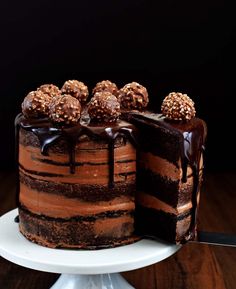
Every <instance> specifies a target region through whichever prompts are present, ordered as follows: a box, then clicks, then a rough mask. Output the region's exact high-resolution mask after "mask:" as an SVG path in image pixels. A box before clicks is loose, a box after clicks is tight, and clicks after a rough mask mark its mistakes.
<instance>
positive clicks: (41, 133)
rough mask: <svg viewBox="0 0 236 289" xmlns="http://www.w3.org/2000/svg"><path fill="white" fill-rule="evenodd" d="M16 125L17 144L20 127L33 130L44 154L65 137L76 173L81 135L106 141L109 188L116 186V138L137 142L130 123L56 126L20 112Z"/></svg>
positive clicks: (72, 171) (72, 169) (73, 170)
mask: <svg viewBox="0 0 236 289" xmlns="http://www.w3.org/2000/svg"><path fill="white" fill-rule="evenodd" d="M15 125H16V144H18V142H19V140H18V138H19V128H20V127H21V128H22V129H25V130H27V131H31V132H33V133H34V134H35V135H36V136H37V137H38V140H39V144H40V148H41V153H42V154H43V155H48V149H49V148H50V146H52V145H53V144H55V143H56V142H57V141H59V140H61V139H63V140H64V141H65V142H66V143H67V147H68V159H69V160H68V163H69V168H70V173H71V174H74V173H75V170H76V160H75V152H76V144H77V142H78V141H79V138H80V137H81V136H83V135H86V136H88V137H89V138H92V139H96V140H104V141H106V142H107V144H108V152H109V153H108V154H109V183H108V185H109V188H113V187H114V151H115V142H116V139H117V138H118V137H122V138H123V139H124V142H125V143H126V141H127V140H129V141H130V142H131V143H132V144H133V145H136V144H137V142H136V138H135V132H134V128H133V127H132V125H129V124H127V125H129V126H130V127H121V126H119V123H114V124H112V125H109V126H108V125H107V126H104V127H102V126H98V125H97V124H96V125H95V124H92V123H91V124H89V122H88V120H86V122H82V123H80V124H78V125H76V126H72V127H63V128H62V127H60V128H56V127H54V126H53V125H52V123H51V122H49V121H48V119H37V120H30V121H27V120H26V119H25V118H24V117H23V115H22V114H19V115H18V116H17V118H16V122H15ZM16 150H17V151H16V155H17V159H18V150H19V148H18V147H17V148H16ZM18 183H19V182H18Z"/></svg>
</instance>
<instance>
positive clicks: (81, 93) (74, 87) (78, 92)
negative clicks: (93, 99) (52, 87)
mask: <svg viewBox="0 0 236 289" xmlns="http://www.w3.org/2000/svg"><path fill="white" fill-rule="evenodd" d="M61 92H62V93H63V94H69V95H71V96H73V97H75V98H77V99H78V100H79V101H80V102H81V103H85V102H86V100H87V98H88V95H89V91H88V87H87V86H86V85H85V84H84V83H83V82H81V81H78V80H67V81H66V82H65V83H64V84H63V86H62V88H61Z"/></svg>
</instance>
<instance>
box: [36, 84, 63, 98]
mask: <svg viewBox="0 0 236 289" xmlns="http://www.w3.org/2000/svg"><path fill="white" fill-rule="evenodd" d="M37 90H38V91H42V92H43V93H45V94H47V95H49V96H51V97H55V96H59V95H60V94H61V91H60V89H59V88H58V87H57V86H56V85H54V84H43V85H41V86H40V87H39V88H38V89H37Z"/></svg>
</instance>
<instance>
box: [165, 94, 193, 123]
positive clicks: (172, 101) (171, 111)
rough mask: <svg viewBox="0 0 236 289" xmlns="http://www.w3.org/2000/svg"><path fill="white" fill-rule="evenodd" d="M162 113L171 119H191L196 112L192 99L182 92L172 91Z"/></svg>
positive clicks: (167, 97)
mask: <svg viewBox="0 0 236 289" xmlns="http://www.w3.org/2000/svg"><path fill="white" fill-rule="evenodd" d="M161 112H162V114H163V115H164V116H165V117H166V118H167V119H170V120H190V119H191V118H193V117H194V116H195V114H196V110H195V107H194V102H193V101H192V99H191V98H190V97H189V96H187V94H183V93H181V92H171V93H170V94H169V95H167V96H166V97H165V99H164V100H163V103H162V106H161Z"/></svg>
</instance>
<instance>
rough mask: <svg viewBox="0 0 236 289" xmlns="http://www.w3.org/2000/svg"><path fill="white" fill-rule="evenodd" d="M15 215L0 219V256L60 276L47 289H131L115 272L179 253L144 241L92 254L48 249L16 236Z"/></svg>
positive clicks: (159, 244) (16, 211) (172, 246)
mask: <svg viewBox="0 0 236 289" xmlns="http://www.w3.org/2000/svg"><path fill="white" fill-rule="evenodd" d="M17 214H18V210H17V209H15V210H12V211H10V212H8V213H7V214H5V215H3V216H2V217H1V218H0V255H1V256H2V257H3V258H5V259H7V260H9V261H11V262H13V263H15V264H18V265H21V266H24V267H27V268H31V269H35V270H40V271H45V272H52V273H60V274H61V276H60V277H59V279H58V280H57V281H56V283H55V284H54V285H53V286H52V287H51V289H134V287H132V286H131V285H129V284H128V282H127V281H126V280H125V279H124V278H123V277H122V276H121V275H120V274H119V273H118V272H124V271H129V270H134V269H138V268H142V267H145V266H148V265H152V264H154V263H156V262H160V261H162V260H164V259H166V258H168V257H169V256H171V255H173V254H174V253H175V252H176V251H178V250H179V249H180V246H176V245H172V244H167V243H164V242H162V241H153V240H146V239H145V240H141V241H138V242H136V243H134V244H130V245H125V246H121V247H116V248H112V249H102V250H93V251H90V250H65V249H49V248H45V247H42V246H39V245H36V244H34V243H32V242H30V241H28V240H27V239H26V238H24V237H23V236H22V235H21V234H20V233H19V229H18V224H17V223H15V222H14V218H15V217H16V216H17ZM153 225H155V224H153Z"/></svg>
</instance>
